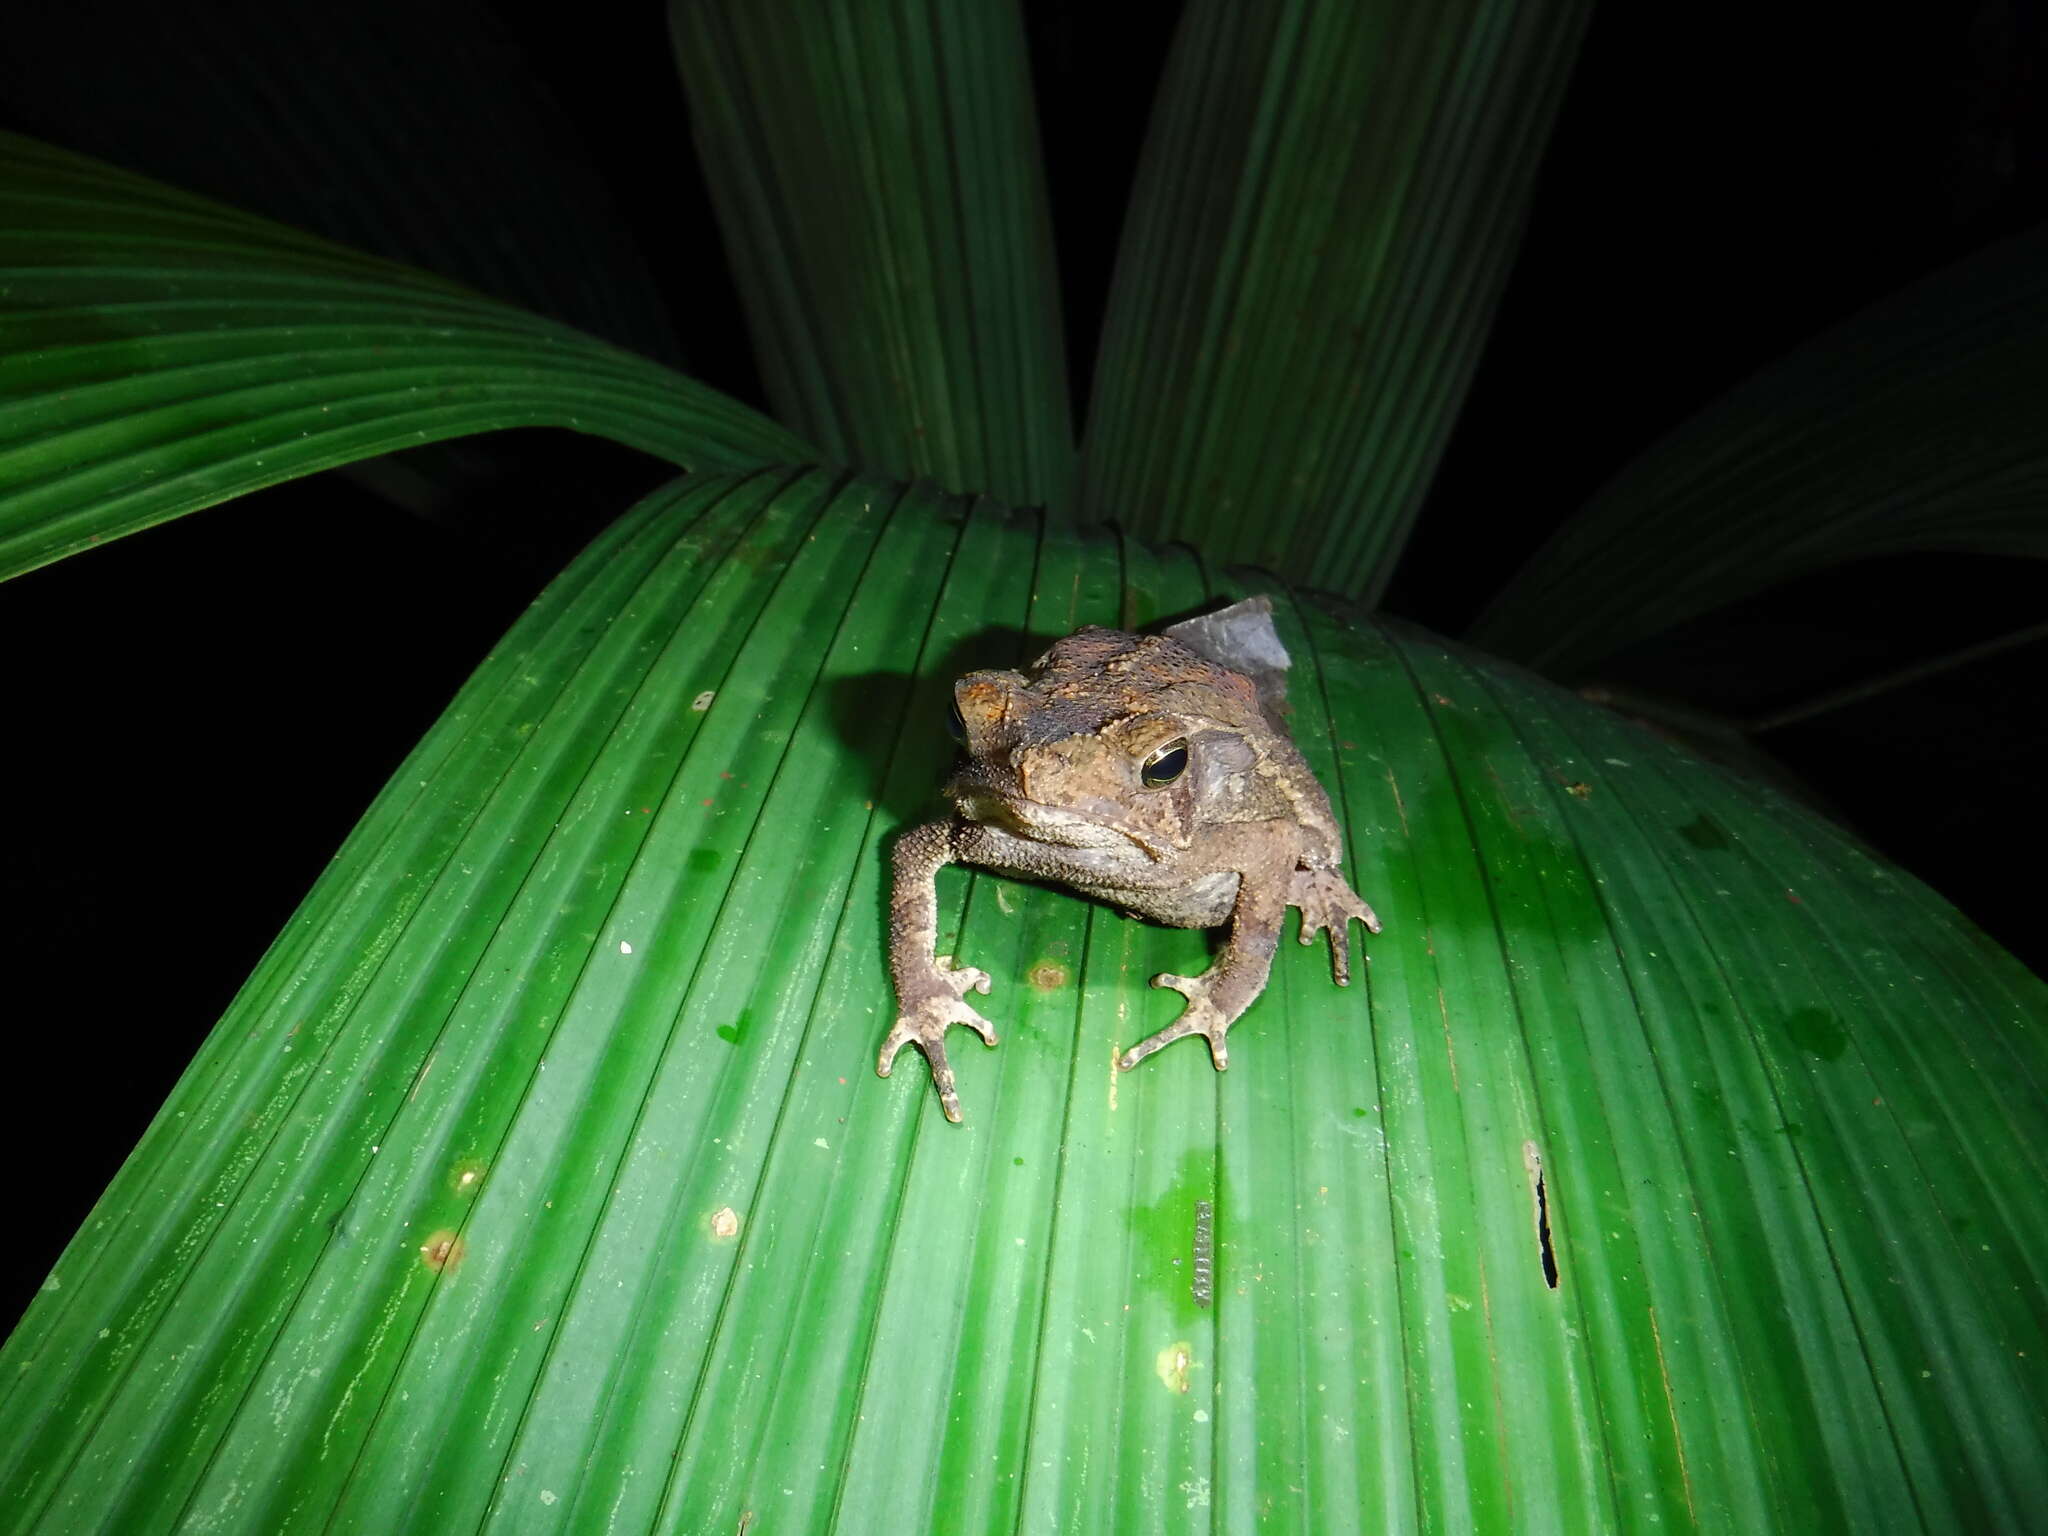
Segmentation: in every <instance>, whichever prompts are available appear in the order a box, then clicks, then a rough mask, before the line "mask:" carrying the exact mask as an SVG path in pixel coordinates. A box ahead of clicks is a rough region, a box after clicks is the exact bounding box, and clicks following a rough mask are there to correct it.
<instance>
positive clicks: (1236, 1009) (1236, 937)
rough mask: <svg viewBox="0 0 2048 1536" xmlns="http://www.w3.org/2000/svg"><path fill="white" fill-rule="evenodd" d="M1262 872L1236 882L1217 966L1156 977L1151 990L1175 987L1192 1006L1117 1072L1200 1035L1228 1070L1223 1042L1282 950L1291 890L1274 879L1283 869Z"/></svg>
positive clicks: (1127, 1056) (1123, 1059)
mask: <svg viewBox="0 0 2048 1536" xmlns="http://www.w3.org/2000/svg"><path fill="white" fill-rule="evenodd" d="M1262 873H1264V874H1265V876H1266V877H1265V878H1261V877H1260V875H1256V874H1247V875H1245V877H1244V878H1243V879H1242V880H1241V881H1240V882H1239V883H1238V892H1237V904H1236V906H1235V907H1233V908H1232V910H1231V914H1230V937H1229V939H1228V940H1227V941H1226V942H1225V944H1224V946H1223V952H1222V953H1221V954H1219V955H1218V956H1217V957H1216V963H1215V964H1214V965H1212V966H1210V967H1209V969H1208V970H1206V971H1204V972H1203V973H1202V974H1201V975H1199V976H1175V975H1171V974H1161V975H1158V976H1154V977H1153V978H1152V985H1153V986H1155V987H1171V988H1173V989H1174V991H1176V992H1178V993H1180V994H1181V996H1183V997H1185V998H1186V999H1187V1000H1188V1006H1187V1008H1186V1010H1185V1011H1184V1012H1183V1013H1182V1014H1181V1016H1180V1017H1179V1018H1177V1019H1175V1020H1174V1021H1173V1022H1172V1023H1171V1024H1169V1025H1167V1026H1166V1028H1164V1029H1162V1030H1160V1031H1159V1032H1158V1033H1157V1034H1155V1035H1150V1036H1147V1037H1146V1038H1145V1039H1143V1040H1140V1041H1139V1042H1138V1043H1137V1044H1136V1045H1134V1046H1132V1047H1131V1048H1130V1049H1129V1050H1128V1051H1125V1052H1124V1053H1123V1055H1122V1056H1120V1057H1118V1058H1117V1066H1118V1067H1120V1068H1122V1069H1123V1070H1124V1071H1126V1072H1128V1071H1130V1069H1131V1068H1132V1067H1135V1066H1136V1065H1137V1064H1138V1063H1139V1062H1141V1061H1143V1060H1144V1059H1145V1058H1146V1057H1147V1056H1150V1055H1151V1054H1152V1053H1153V1052H1154V1051H1158V1050H1162V1049H1164V1048H1165V1047H1167V1046H1169V1045H1171V1044H1173V1042H1174V1041H1176V1040H1180V1039H1184V1038H1185V1037H1187V1036H1188V1035H1200V1036H1201V1037H1202V1038H1203V1039H1204V1040H1207V1041H1208V1042H1209V1059H1210V1060H1211V1061H1213V1062H1214V1063H1215V1064H1216V1070H1217V1071H1218V1072H1221V1071H1222V1070H1224V1068H1226V1067H1228V1066H1229V1065H1230V1050H1229V1047H1228V1046H1226V1045H1225V1044H1224V1043H1223V1037H1224V1036H1225V1035H1226V1034H1228V1033H1229V1031H1230V1026H1231V1025H1233V1024H1235V1023H1236V1022H1237V1020H1238V1017H1239V1016H1240V1015H1241V1014H1242V1013H1243V1012H1244V1011H1245V1009H1247V1008H1249V1007H1250V1006H1251V1005H1252V1002H1253V1000H1254V999H1255V998H1257V997H1258V995H1259V993H1261V992H1262V991H1264V990H1265V987H1266V978H1267V976H1268V975H1270V974H1271V972H1272V969H1273V954H1274V952H1275V951H1276V950H1277V949H1279V947H1280V924H1281V920H1282V919H1283V918H1285V917H1286V915H1287V901H1286V892H1287V890H1288V889H1289V887H1288V885H1287V883H1286V882H1285V880H1284V878H1276V877H1278V876H1284V873H1285V871H1284V868H1283V869H1281V870H1275V871H1270V872H1262Z"/></svg>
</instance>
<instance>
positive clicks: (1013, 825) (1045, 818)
mask: <svg viewBox="0 0 2048 1536" xmlns="http://www.w3.org/2000/svg"><path fill="white" fill-rule="evenodd" d="M953 803H954V805H955V807H956V808H957V809H958V810H959V812H960V814H961V815H962V816H963V817H965V818H966V819H967V820H968V821H971V822H974V823H976V824H977V825H979V826H984V827H989V828H992V829H993V830H995V831H998V832H1007V833H1009V834H1010V835H1011V836H1012V837H1016V838H1019V839H1021V840H1022V841H1024V842H1029V843H1046V844H1050V845H1052V846H1054V847H1059V848H1082V849H1099V850H1101V851H1103V852H1116V851H1119V850H1122V849H1127V848H1136V849H1138V850H1139V851H1140V852H1141V853H1143V854H1144V855H1145V857H1146V858H1148V859H1151V860H1153V861H1154V862H1155V863H1156V862H1157V861H1158V860H1160V859H1162V858H1164V857H1165V856H1166V850H1165V849H1164V848H1162V847H1160V846H1159V845H1158V844H1156V843H1154V842H1153V841H1152V840H1151V839H1150V838H1147V837H1145V836H1144V835H1142V834H1141V833H1138V832H1133V831H1132V830H1130V829H1129V828H1127V827H1117V826H1111V825H1108V824H1107V823H1104V822H1100V821H1094V820H1091V819H1090V818H1088V817H1087V816H1084V815H1082V814H1081V813H1079V812H1078V811H1069V810H1064V809H1062V808H1060V807H1059V806H1055V805H1045V804H1042V803H1041V802H1039V801H1036V800H1024V799H1019V798H1012V797H1006V796H1002V795H989V794H979V793H976V792H974V791H971V790H970V791H967V792H965V793H963V794H959V795H957V796H955V797H954V801H953Z"/></svg>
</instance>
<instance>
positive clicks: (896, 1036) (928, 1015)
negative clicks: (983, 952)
mask: <svg viewBox="0 0 2048 1536" xmlns="http://www.w3.org/2000/svg"><path fill="white" fill-rule="evenodd" d="M951 962H952V957H951V956H949V955H940V956H938V957H937V958H936V959H935V960H934V961H933V962H932V965H931V968H930V969H929V970H928V971H927V972H925V973H924V974H923V975H922V976H920V977H919V978H918V981H917V983H916V985H915V986H914V987H903V986H900V985H899V987H898V996H897V1006H898V1008H899V1010H900V1011H899V1012H898V1013H897V1015H896V1027H895V1028H894V1029H892V1030H890V1031H889V1038H888V1039H886V1040H884V1041H883V1042H882V1054H881V1058H880V1060H878V1061H877V1062H876V1063H875V1071H876V1072H877V1073H879V1074H880V1075H881V1076H883V1077H887V1076H888V1075H889V1072H890V1069H891V1068H892V1067H894V1065H895V1062H896V1053H897V1052H898V1051H900V1050H902V1049H903V1047H904V1046H905V1045H907V1044H909V1043H910V1042H911V1041H913V1040H914V1041H916V1042H917V1048H918V1049H919V1050H920V1051H923V1052H924V1059H925V1060H926V1061H927V1062H929V1063H930V1064H931V1069H932V1081H933V1082H934V1083H937V1084H938V1085H939V1104H940V1106H941V1107H942V1108H943V1109H944V1110H945V1111H946V1118H947V1119H948V1120H951V1121H952V1122H953V1123H954V1124H956V1125H957V1124H959V1122H960V1095H959V1093H958V1092H957V1091H955V1089H954V1087H953V1069H952V1067H951V1066H950V1065H948V1064H947V1061H946V1031H947V1029H948V1028H950V1027H951V1026H952V1025H955V1024H965V1025H966V1026H967V1027H968V1028H969V1029H971V1030H973V1031H974V1032H975V1033H976V1034H977V1035H980V1036H981V1040H982V1044H984V1045H994V1044H995V1043H996V1027H995V1026H994V1025H993V1024H991V1023H989V1021H988V1020H987V1019H984V1018H983V1017H982V1016H981V1015H980V1014H978V1013H976V1012H975V1011H974V1010H973V1009H972V1008H970V1007H968V1006H967V1003H966V1001H965V998H966V996H967V994H968V993H969V992H970V991H973V992H980V993H984V994H986V993H987V991H988V972H987V971H982V970H976V969H975V968H974V967H973V966H971V965H963V966H961V967H960V968H959V969H958V970H952V969H949V968H948V967H949V966H950V965H951Z"/></svg>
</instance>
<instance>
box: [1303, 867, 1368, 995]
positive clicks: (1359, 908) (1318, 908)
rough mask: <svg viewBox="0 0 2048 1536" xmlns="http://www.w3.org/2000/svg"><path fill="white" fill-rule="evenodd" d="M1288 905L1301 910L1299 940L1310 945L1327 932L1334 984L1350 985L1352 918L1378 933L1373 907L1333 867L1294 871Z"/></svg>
mask: <svg viewBox="0 0 2048 1536" xmlns="http://www.w3.org/2000/svg"><path fill="white" fill-rule="evenodd" d="M1287 904H1288V905H1289V906H1291V907H1299V908H1300V909H1301V942H1302V943H1304V944H1313V943H1315V941H1316V935H1317V934H1319V933H1327V934H1329V936H1330V965H1331V968H1332V969H1333V970H1334V971H1335V972H1336V977H1337V985H1338V986H1340V987H1347V986H1349V985H1350V984H1351V919H1353V918H1354V917H1355V918H1357V919H1358V920H1359V921H1360V922H1361V923H1363V924H1365V929H1366V932H1368V933H1378V932H1379V931H1380V920H1379V919H1378V918H1377V917H1375V916H1373V912H1372V908H1371V907H1369V906H1367V905H1366V904H1365V902H1364V901H1363V900H1361V899H1360V898H1359V895H1358V893H1357V892H1356V891H1354V890H1352V889H1351V887H1350V886H1349V885H1346V884H1345V883H1344V877H1343V876H1342V875H1340V874H1338V873H1337V871H1336V870H1334V869H1297V870H1295V872H1294V889H1293V890H1292V891H1291V892H1290V893H1289V894H1288V897H1287Z"/></svg>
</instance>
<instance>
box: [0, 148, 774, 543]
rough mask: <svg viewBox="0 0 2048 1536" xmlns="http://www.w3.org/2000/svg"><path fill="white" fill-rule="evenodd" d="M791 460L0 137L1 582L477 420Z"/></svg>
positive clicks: (631, 376) (581, 342) (146, 186)
mask: <svg viewBox="0 0 2048 1536" xmlns="http://www.w3.org/2000/svg"><path fill="white" fill-rule="evenodd" d="M514 426H559V427H571V428H574V429H576V430H578V431H583V432H592V433H597V434H599V435H601V436H606V437H612V438H616V439H618V440H619V441H620V442H624V443H629V444H631V445H632V446H634V447H636V448H641V449H645V450H646V451H647V452H649V453H654V454H659V455H660V456H662V457H664V458H667V459H670V460H671V461H673V462H674V463H676V464H679V465H683V466H685V467H691V468H714V469H729V468H739V467H743V466H746V465H750V464H759V463H763V462H775V461H788V460H797V461H801V460H803V459H805V458H808V457H811V456H812V455H811V453H810V451H809V450H807V449H806V448H805V447H804V445H803V444H802V443H801V442H799V441H798V440H797V439H796V438H794V437H792V436H791V435H790V434H789V433H787V432H785V431H783V430H782V429H781V428H780V427H777V426H776V425H775V424H774V423H772V422H769V421H766V420H764V419H763V418H761V417H760V416H758V415H756V414H755V413H754V412H752V411H750V410H748V409H747V408H746V407H744V406H742V405H740V404H739V403H737V402H736V401H733V400H729V399H727V398H725V397H724V396H722V395H720V394H718V393H716V392H715V391H713V390H709V389H706V388H705V387H704V386H702V385H700V384H696V383H693V382H692V381H690V380H689V379H686V378H684V377H682V376H681V375H679V374H676V373H673V372H671V371H669V370H668V369H666V368H662V367H660V366H659V365H657V364H655V363H651V362H648V361H647V360H646V359H644V358H639V357H635V356H633V355H632V354H631V353H628V352H622V351H620V350H618V349H617V348H615V347H610V346H606V345H604V344H603V343H601V342H597V341H593V340H591V339H590V338H589V337H586V336H582V335H579V334H578V333H577V332H575V331H572V330H569V329H567V328H566V327H563V326H560V325H556V324H554V323H552V322H550V321H544V320H539V319H536V318H535V317H533V316H530V315H525V314H521V313H520V312H519V311H517V310H513V309H508V308H506V307H505V306H503V305H501V304H495V303H492V302H490V301H489V300H486V299H481V298H478V297H477V296H476V295H474V294H471V293H469V292H467V291H466V290H464V289H462V288H460V287H458V286H456V285H455V284H453V283H449V282H446V281H443V280H442V279H439V278H434V277H430V276H428V275H426V274H424V273H420V272H414V271H410V270H408V269H407V268H404V267H399V266H395V265H393V264H391V263H389V262H384V261H379V260H377V259H375V258H372V257H368V256H363V255H360V254H358V253H356V252H352V251H348V250H344V249H342V248H341V247H339V246H335V245H330V244H328V243H327V242H326V241H323V240H320V239H318V238H316V237H314V236H312V235H305V234H301V233H299V232H297V231H295V230H291V229H286V228H284V227H283V226H281V225H276V224H270V223H268V222H266V221H264V220H260V219H255V218H251V217H249V216H248V215H245V214H240V213H236V212H233V211H232V210H229V209H225V208H221V207H219V206H218V205H216V204H213V203H209V202H207V201H205V200H204V199H201V198H196V197H191V196H188V195H186V194H184V193H181V192H177V191H175V190H173V189H171V188H168V187H164V186H160V185H158V184H156V183H153V182H149V181H146V180H144V179H142V178H140V177H135V176H130V175H128V174H126V173H125V172H121V171H117V170H114V169H113V168H111V167H108V166H103V165H100V164H98V163H96V162H94V161H90V160H86V159H83V158H82V157H79V156H76V155H72V154H69V153H66V152H64V151H61V150H57V149H52V148H49V147H47V146H44V145H40V144H37V143H35V142H34V141H32V140H29V139H23V138H19V137H16V136H13V135H0V576H5V575H12V574H15V573H17V572H20V571H24V570H28V569H31V568H32V567H34V566H38V565H42V564H46V563H47V562H49V561H51V560H56V559H59V558H61V557H63V556H64V555H67V554H72V553H75V552H76V551H78V550H80V549H84V548H87V547H89V546H91V545H93V544H97V543H101V542H103V541H105V540H107V539H111V538H118V537H120V536H121V535H122V534H126V533H133V532H135V531H136V530H137V529H139V528H146V527H149V526H150V525H151V524H154V523H160V522H164V521H166V520H168V519H170V518H173V517H176V516H178V515H180V514H181V513H185V512H191V511H195V510H197V509H198V508H200V507H205V506H211V505H213V504H214V503H215V502H218V501H223V500H226V499H227V498H228V497H230V496H233V495H237V494H239V493H241V492H243V491H248V490H253V489H255V488H257V487H259V486H264V485H273V484H275V483H277V482H278V481H280V480H289V479H291V478H293V477H294V476H297V475H303V474H309V473H311V472H312V471H314V470H318V469H325V468H328V467H330V466H332V465H336V464H344V463H348V462H349V461H351V460H354V459H360V458H365V457H367V456H369V455H371V454H377V453H384V452H388V451H390V450H392V449H394V448H404V447H411V446H413V445H415V444H418V443H423V442H430V441H433V440H435V439H439V438H447V437H456V436H461V435H463V434H465V433H470V432H483V431H489V430H493V429H496V428H500V427H514Z"/></svg>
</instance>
